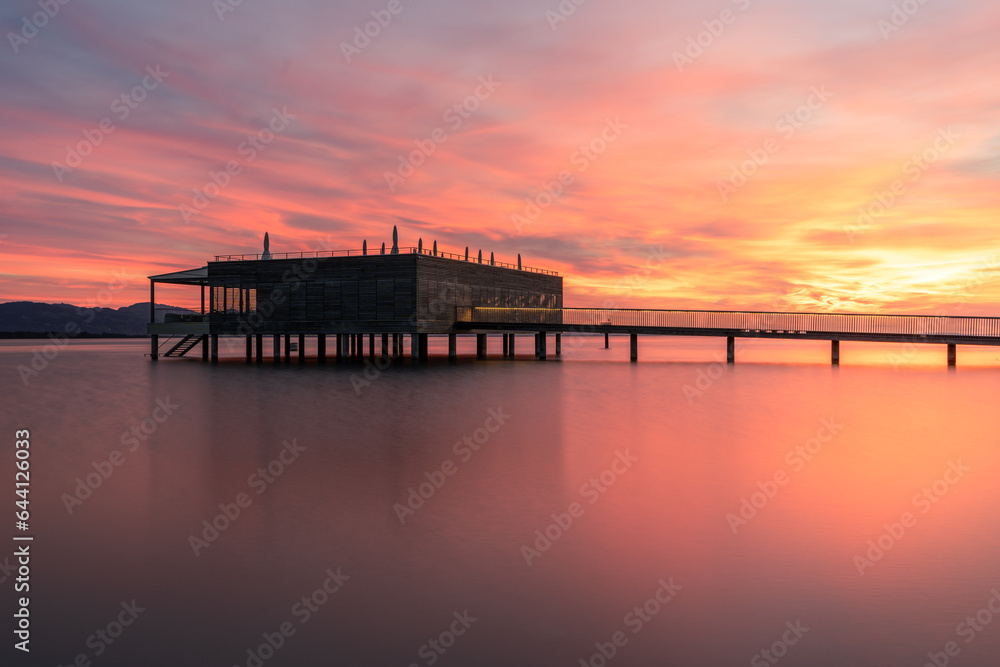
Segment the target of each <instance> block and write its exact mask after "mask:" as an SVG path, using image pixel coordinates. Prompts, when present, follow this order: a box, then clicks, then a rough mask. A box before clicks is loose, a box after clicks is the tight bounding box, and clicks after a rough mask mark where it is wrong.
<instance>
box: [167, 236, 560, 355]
mask: <svg viewBox="0 0 1000 667" xmlns="http://www.w3.org/2000/svg"><path fill="white" fill-rule="evenodd" d="M396 248H397V246H395V245H394V250H395V249H396ZM269 256H270V259H265V258H264V257H263V256H261V255H225V256H217V257H216V258H215V261H213V262H209V263H208V264H207V266H204V267H201V268H199V269H190V270H187V271H178V272H175V273H168V274H163V275H158V276H150V277H149V280H150V303H153V302H155V298H154V297H155V293H154V289H155V285H156V283H168V284H181V285H198V286H200V287H201V288H202V313H203V315H204V316H203V317H196V318H194V319H196V320H197V321H194V322H192V321H173V322H165V323H163V324H154V323H151V324H150V325H149V327H148V332H149V333H150V334H152V335H153V346H152V356H153V357H154V358H155V357H156V356H157V346H158V342H159V341H158V339H157V336H158V335H160V334H168V335H173V336H183V337H184V338H183V339H182V340H180V341H178V343H183V344H180V345H178V346H177V347H176V348H172V349H171V350H169V351H168V352H167V354H166V355H165V356H177V355H181V354H184V353H185V352H187V351H188V350H190V349H192V348H193V347H194V346H195V345H196V344H197V343H198V342H204V341H207V340H208V339H207V338H205V336H212V338H213V343H214V339H215V337H216V336H218V335H242V336H251V335H258V336H259V335H264V334H269V335H277V334H286V335H287V334H299V335H304V334H363V333H367V334H372V333H386V334H389V333H393V334H399V333H415V334H426V333H454V331H455V322H456V321H457V320H458V319H459V317H460V316H461V313H462V312H463V309H468V308H472V307H477V306H500V307H536V308H539V307H541V308H561V307H562V278H561V277H559V276H558V275H556V274H555V273H554V272H551V271H542V270H539V269H531V268H527V267H525V268H523V269H521V268H518V266H517V265H509V264H503V263H501V262H493V263H490V262H489V261H487V262H483V261H481V260H476V259H472V260H471V261H470V260H467V259H465V258H464V257H462V256H460V255H453V254H450V253H442V252H437V251H436V246H435V250H433V251H428V250H424V249H423V247H422V245H421V247H419V248H398V254H394V253H389V254H378V255H369V254H367V253H366V251H360V250H351V251H333V252H314V253H270V254H269ZM205 288H208V289H207V290H206V289H205ZM206 291H207V293H208V303H207V304H206V303H205V294H206ZM188 319H191V318H188ZM248 344H249V343H248ZM257 344H258V349H259V348H260V345H261V343H260V341H259V340H258V343H257ZM323 344H324V345H325V340H324V341H323ZM421 344H423V343H421ZM185 348H186V349H185ZM206 352H207V347H206ZM171 353H172V354H171Z"/></svg>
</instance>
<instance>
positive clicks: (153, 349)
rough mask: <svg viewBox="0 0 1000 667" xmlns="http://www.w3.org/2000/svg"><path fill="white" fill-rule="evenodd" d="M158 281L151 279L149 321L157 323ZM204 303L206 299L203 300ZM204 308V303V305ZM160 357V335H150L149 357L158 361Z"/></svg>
mask: <svg viewBox="0 0 1000 667" xmlns="http://www.w3.org/2000/svg"><path fill="white" fill-rule="evenodd" d="M155 285H156V283H154V282H153V281H152V280H150V281H149V323H150V324H156V287H155ZM202 303H204V301H203V302H202ZM202 310H204V305H202ZM159 358H160V337H159V336H158V335H157V334H150V335H149V359H150V360H151V361H156V360H157V359H159Z"/></svg>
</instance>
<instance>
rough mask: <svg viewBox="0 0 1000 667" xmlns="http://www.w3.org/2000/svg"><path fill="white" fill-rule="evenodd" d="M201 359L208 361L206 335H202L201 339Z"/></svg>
mask: <svg viewBox="0 0 1000 667" xmlns="http://www.w3.org/2000/svg"><path fill="white" fill-rule="evenodd" d="M201 360H202V361H208V336H207V335H206V336H203V337H202V339H201Z"/></svg>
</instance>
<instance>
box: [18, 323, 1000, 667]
mask: <svg viewBox="0 0 1000 667" xmlns="http://www.w3.org/2000/svg"><path fill="white" fill-rule="evenodd" d="M43 344H44V342H43V341H3V342H0V388H2V395H3V396H4V397H5V398H4V405H3V427H4V434H5V442H6V444H5V446H4V451H5V452H6V454H4V455H3V457H2V463H0V471H2V479H3V480H4V482H3V486H4V488H3V489H2V493H3V497H5V498H8V502H13V500H15V499H16V497H15V496H14V495H13V479H14V439H15V438H14V431H15V429H29V430H30V434H31V435H30V442H31V459H30V460H31V491H30V499H31V505H30V508H31V522H30V523H31V530H30V531H29V532H30V534H32V535H34V538H35V539H34V541H33V542H32V543H31V553H32V560H31V591H30V595H31V603H30V610H31V619H32V626H31V629H32V635H31V636H32V642H31V647H32V652H31V657H30V660H24V659H23V656H22V655H21V654H20V653H18V652H15V651H13V650H11V649H10V648H9V644H8V646H5V647H4V655H11V656H14V657H15V658H17V659H18V661H17V662H14V661H4V664H32V665H35V664H37V665H69V664H73V661H74V660H78V657H77V656H79V655H81V654H82V655H84V657H85V659H86V660H89V661H90V662H91V664H93V665H102V666H103V665H143V666H157V665H171V666H175V665H219V666H223V667H228V666H231V665H242V666H246V667H254V666H255V665H256V666H258V667H259V666H260V665H267V666H272V665H399V666H400V667H408V666H410V665H431V664H435V665H441V666H445V667H447V666H451V665H454V666H466V665H479V666H491V667H492V666H494V665H496V666H500V665H504V666H506V665H511V666H516V665H521V666H535V665H537V666H540V667H541V666H546V667H548V666H552V665H567V666H568V667H572V666H578V665H593V666H595V667H600V666H601V665H605V664H607V665H622V666H625V665H636V666H646V665H692V666H702V665H703V666H708V667H714V666H716V665H718V666H723V665H746V664H750V665H770V664H781V665H802V666H809V667H823V666H830V667H843V666H854V665H857V666H872V667H875V666H879V667H884V666H889V665H900V666H902V665H913V666H917V667H919V666H921V665H924V664H934V663H933V662H930V661H931V659H932V658H933V659H934V660H936V661H938V664H939V665H942V664H945V662H943V661H947V664H951V665H958V666H961V667H980V666H982V667H987V666H993V665H997V664H998V660H1000V615H998V614H997V613H996V612H1000V592H998V591H1000V502H998V500H1000V483H998V481H1000V477H998V474H1000V429H998V420H997V414H998V410H997V406H996V401H997V398H996V397H997V395H998V390H1000V360H998V357H1000V350H997V349H993V348H982V349H978V350H977V349H972V348H969V347H961V346H960V347H959V357H958V368H957V370H954V371H949V370H948V369H947V368H946V367H945V351H944V347H943V346H936V347H926V348H924V347H921V348H919V349H917V348H910V349H905V348H903V346H900V345H896V344H882V345H879V344H851V343H844V344H842V347H841V352H842V362H841V363H842V365H841V366H840V367H839V368H831V367H830V366H829V347H828V344H821V343H801V342H768V341H754V342H750V343H746V344H744V345H743V346H742V347H739V348H738V350H737V363H736V364H735V365H734V366H731V367H726V365H725V364H720V363H718V361H719V360H720V359H724V348H725V341H724V340H722V339H680V338H677V339H671V338H666V339H654V338H651V337H643V338H640V349H639V356H640V362H639V363H638V364H630V363H628V361H627V359H628V343H627V338H625V339H623V338H613V339H612V347H611V349H610V350H605V349H603V339H602V338H599V337H594V338H580V339H577V340H571V339H564V341H563V355H562V358H561V359H555V358H554V357H553V356H552V353H553V350H554V345H553V342H552V341H550V342H549V354H550V358H549V360H548V361H546V362H544V363H543V362H536V361H533V360H531V359H530V358H529V356H530V355H525V356H524V358H523V359H519V360H517V361H506V360H502V359H499V358H495V359H490V360H488V361H476V360H475V359H474V347H475V343H474V340H463V341H462V342H461V347H460V352H462V353H463V354H464V355H466V356H463V357H462V358H461V359H460V360H459V362H458V363H457V364H456V365H449V364H448V363H447V362H446V361H442V360H441V359H440V358H438V359H432V360H431V362H430V363H428V364H426V365H423V366H411V364H410V363H409V362H408V361H407V362H404V363H402V364H400V365H398V366H393V367H391V368H388V369H386V370H384V371H381V372H379V373H377V374H376V373H374V372H372V371H371V370H369V373H368V377H367V379H366V376H365V374H364V367H361V366H356V365H355V366H350V365H338V364H335V363H328V364H326V365H325V366H320V365H318V364H317V363H316V362H315V360H309V361H307V362H306V363H305V364H301V365H300V364H299V363H298V362H297V360H296V359H294V358H293V360H292V362H291V363H281V364H279V365H277V366H275V365H272V364H271V363H269V362H268V363H265V364H263V365H261V366H258V365H256V364H252V365H247V364H246V363H244V361H243V360H242V359H241V358H240V355H241V354H242V342H240V343H239V344H238V345H236V346H234V348H233V349H232V350H231V351H230V354H231V355H232V359H228V360H223V361H222V362H221V363H219V364H218V365H215V366H212V365H209V364H203V363H201V361H200V359H186V358H185V359H161V360H160V361H159V362H157V363H150V361H149V359H148V358H145V357H144V356H143V355H144V353H146V352H147V351H148V350H147V343H146V342H145V341H110V342H109V341H74V342H73V343H71V344H70V345H69V346H68V347H66V348H65V349H62V350H61V351H59V353H58V354H57V355H56V356H55V357H54V358H53V359H51V360H49V361H48V362H47V366H46V367H45V368H44V369H42V370H41V371H40V372H39V373H38V374H37V375H34V376H31V377H30V378H29V381H28V383H27V385H25V383H24V382H23V381H22V379H21V377H20V376H19V374H18V370H17V368H18V366H19V365H25V366H30V364H31V360H32V353H33V350H41V349H42V347H43ZM313 344H314V342H313V341H310V347H309V349H310V350H312V345H313ZM490 345H491V354H493V353H494V352H496V353H498V352H499V339H496V340H491V342H490ZM265 347H268V348H269V346H265ZM331 347H332V346H331ZM532 349H533V347H532V340H531V338H530V337H529V336H524V337H522V338H520V339H519V340H518V351H519V352H521V353H530V352H531V351H532ZM225 350H226V346H225V345H223V351H225ZM431 353H432V355H433V354H437V355H438V356H439V357H440V356H441V355H442V354H444V353H445V347H444V342H443V341H441V340H432V344H431ZM497 356H499V355H497ZM133 429H134V434H133ZM144 429H145V430H144ZM115 452H117V454H115ZM115 462H117V465H115ZM102 471H103V473H104V475H102ZM88 475H90V481H91V482H94V483H95V484H94V486H96V488H90V486H88V484H87V482H88ZM98 478H100V479H99V485H98V484H97V481H98ZM81 485H82V486H81ZM421 493H423V496H421ZM220 504H221V505H222V508H221V509H220ZM240 505H242V507H241V506H240ZM11 509H12V508H11ZM237 510H238V512H239V514H238V516H237V515H236V512H237ZM227 513H228V514H229V515H230V516H229V517H227V516H226V514H227ZM8 517H9V515H8ZM9 520H10V521H11V523H10V524H9V525H8V529H7V531H6V532H7V534H8V535H11V534H13V533H14V532H15V530H14V527H13V518H12V517H9ZM205 522H208V526H209V527H206V523H205ZM213 522H214V523H215V527H211V524H212V523H213ZM11 551H12V549H11ZM8 553H9V552H8ZM4 555H6V554H4ZM13 560H14V559H9V560H8V561H7V563H11V562H13ZM0 562H2V561H0ZM8 567H9V565H8ZM0 578H3V581H2V583H0V590H2V591H3V596H2V599H3V600H4V601H5V603H4V604H5V609H4V610H3V614H4V616H5V617H6V618H8V619H10V616H9V615H8V613H12V612H13V610H14V601H13V600H14V591H13V586H14V575H13V574H11V573H9V570H5V571H2V572H0ZM324 587H325V590H324ZM133 601H134V604H133ZM123 605H124V606H123ZM991 606H992V609H991ZM8 623H10V621H9V620H8ZM118 623H122V625H118ZM98 630H100V631H101V632H102V633H104V634H103V635H102V634H97V632H98ZM283 630H284V633H285V634H282V631H283ZM7 636H8V638H9V637H10V633H9V631H8V633H7ZM269 641H270V644H268V642H269ZM950 642H951V643H952V644H949V643H950ZM272 646H277V648H272ZM949 650H950V651H951V655H948V654H947V653H946V652H947V651H949ZM762 651H767V654H764V653H762ZM929 654H930V655H929ZM606 656H609V657H606ZM78 664H83V663H78Z"/></svg>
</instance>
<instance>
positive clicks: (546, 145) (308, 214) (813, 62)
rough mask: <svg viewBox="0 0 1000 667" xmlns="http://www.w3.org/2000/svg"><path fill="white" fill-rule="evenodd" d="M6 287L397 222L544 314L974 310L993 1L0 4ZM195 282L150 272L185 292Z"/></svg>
mask: <svg viewBox="0 0 1000 667" xmlns="http://www.w3.org/2000/svg"><path fill="white" fill-rule="evenodd" d="M0 25H2V30H3V32H4V33H5V37H4V43H3V44H2V45H0V99H2V104H0V137H2V141H0V189H2V197H0V301H15V300H31V301H45V302H66V303H74V304H78V305H101V306H105V307H111V308H117V307H120V306H125V305H129V304H132V303H135V302H141V301H147V300H148V298H149V287H148V285H149V283H148V280H146V277H147V276H149V275H155V274H160V273H166V272H169V271H175V270H180V269H186V268H192V267H197V266H203V265H204V264H205V262H206V261H211V260H212V259H213V257H214V256H215V255H224V254H240V253H255V252H260V249H261V247H262V237H263V235H264V232H265V231H266V232H269V238H270V249H271V251H272V252H296V251H303V250H307V251H308V250H339V249H356V248H360V247H361V246H362V243H363V242H364V241H367V244H368V246H369V248H378V247H379V246H380V244H381V243H382V242H388V243H390V244H391V234H392V227H393V226H394V225H396V226H397V227H398V229H399V236H400V245H403V246H415V245H417V243H418V239H419V240H422V241H423V243H424V244H426V245H430V244H432V243H433V242H434V241H437V243H438V246H439V248H440V249H441V250H444V251H449V252H457V253H464V250H465V247H466V246H468V247H469V248H470V252H471V253H472V254H473V255H475V254H476V253H477V251H478V250H480V249H481V250H482V251H483V253H484V255H487V256H488V254H489V253H490V252H493V253H495V255H496V257H497V259H498V260H500V261H507V262H516V258H517V254H518V253H520V254H521V255H522V257H523V262H524V263H525V264H526V265H530V266H535V267H541V268H546V269H550V270H555V271H558V272H559V273H560V275H562V276H563V277H564V285H565V299H564V302H565V305H567V306H580V307H596V306H604V307H645V308H696V309H747V310H799V311H839V312H885V313H893V312H899V313H931V312H936V313H942V314H954V315H995V314H997V312H998V306H1000V280H998V269H1000V248H998V244H997V241H996V229H997V222H998V220H997V217H998V216H997V213H998V210H1000V187H997V186H998V184H1000V183H998V181H1000V123H998V122H997V119H998V118H1000V86H998V85H997V82H998V81H1000V42H998V40H997V35H998V34H1000V6H998V5H996V3H992V2H986V1H985V0H956V1H946V0H924V1H923V2H921V1H920V0H907V1H906V2H895V3H894V2H890V1H888V0H865V1H864V2H862V1H861V0H848V1H846V2H838V3H832V2H819V1H817V0H799V1H796V2H792V1H790V0H715V1H712V2H696V1H695V0H684V1H680V2H653V1H652V0H634V1H632V0H625V1H621V2H617V1H616V2H611V1H610V0H562V1H561V2H559V1H558V0H535V1H531V2H528V1H520V0H513V1H510V2H504V3H497V2H484V1H482V0H466V1H465V2H456V1H454V0H364V1H362V0H357V1H346V0H342V1H335V2H329V1H325V2H319V1H316V0H292V1H291V2H282V3H279V2H276V1H275V0H215V1H214V2H213V1H212V0H176V1H172V2H170V3H162V2H155V3H154V2H142V1H136V0H128V1H125V0H106V1H99V0H94V1H84V0H42V1H41V2H40V3H39V2H38V1H37V0H35V1H33V2H32V1H22V0H7V1H6V2H4V3H3V4H2V5H0ZM197 300H198V294H197V289H196V288H191V287H188V288H185V287H182V286H171V287H158V289H157V301H158V302H163V303H170V304H173V305H180V306H185V305H193V304H195V303H196V302H197Z"/></svg>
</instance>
